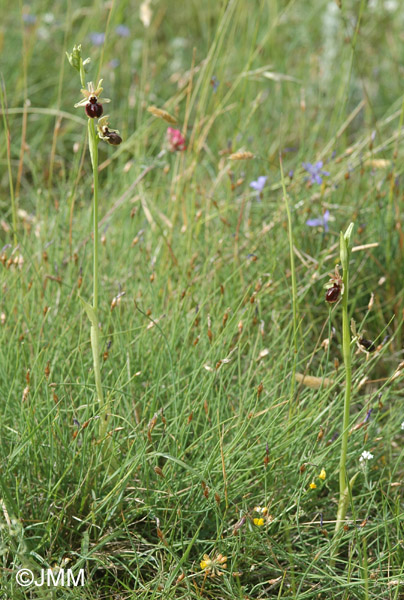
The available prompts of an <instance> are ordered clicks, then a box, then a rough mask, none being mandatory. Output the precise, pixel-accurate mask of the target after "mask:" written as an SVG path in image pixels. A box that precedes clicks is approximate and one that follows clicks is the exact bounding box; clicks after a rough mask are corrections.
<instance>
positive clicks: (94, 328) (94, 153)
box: [88, 119, 107, 437]
mask: <svg viewBox="0 0 404 600" xmlns="http://www.w3.org/2000/svg"><path fill="white" fill-rule="evenodd" d="M88 139H89V148H90V155H91V165H92V168H93V184H94V195H93V236H94V246H93V309H94V317H95V318H94V320H92V321H91V348H92V351H93V364H94V377H95V387H96V391H97V398H98V402H99V403H100V418H101V423H100V429H99V431H100V437H104V435H105V432H106V427H107V415H106V414H105V411H106V405H105V403H104V394H103V391H102V384H101V365H100V334H99V327H98V292H99V289H98V249H99V234H98V138H97V134H96V132H95V126H94V119H88Z"/></svg>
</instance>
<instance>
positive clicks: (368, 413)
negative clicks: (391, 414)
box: [363, 408, 373, 423]
mask: <svg viewBox="0 0 404 600" xmlns="http://www.w3.org/2000/svg"><path fill="white" fill-rule="evenodd" d="M372 411H373V408H369V410H368V412H367V413H366V417H365V418H364V421H363V422H364V423H367V422H368V421H369V419H370V415H371V414H372Z"/></svg>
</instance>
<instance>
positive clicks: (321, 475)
mask: <svg viewBox="0 0 404 600" xmlns="http://www.w3.org/2000/svg"><path fill="white" fill-rule="evenodd" d="M325 477H326V472H325V469H321V473H320V475H319V476H318V478H319V479H322V480H323V481H324V479H325Z"/></svg>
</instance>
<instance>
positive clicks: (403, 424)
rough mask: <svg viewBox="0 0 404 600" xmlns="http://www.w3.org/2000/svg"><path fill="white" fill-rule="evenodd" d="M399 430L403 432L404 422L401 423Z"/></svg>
mask: <svg viewBox="0 0 404 600" xmlns="http://www.w3.org/2000/svg"><path fill="white" fill-rule="evenodd" d="M401 429H402V430H403V431H404V421H403V422H402V423H401Z"/></svg>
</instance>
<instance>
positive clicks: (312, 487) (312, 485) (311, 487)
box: [310, 481, 317, 490]
mask: <svg viewBox="0 0 404 600" xmlns="http://www.w3.org/2000/svg"><path fill="white" fill-rule="evenodd" d="M316 487H317V486H316V484H315V483H314V481H312V482H311V484H310V489H311V490H315V489H316Z"/></svg>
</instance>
